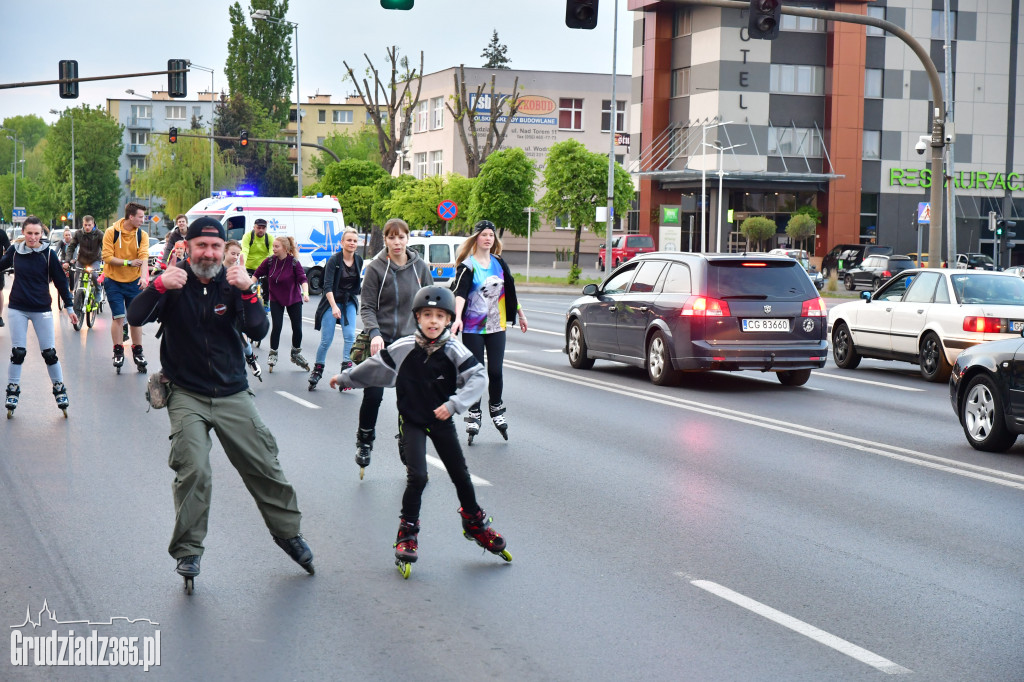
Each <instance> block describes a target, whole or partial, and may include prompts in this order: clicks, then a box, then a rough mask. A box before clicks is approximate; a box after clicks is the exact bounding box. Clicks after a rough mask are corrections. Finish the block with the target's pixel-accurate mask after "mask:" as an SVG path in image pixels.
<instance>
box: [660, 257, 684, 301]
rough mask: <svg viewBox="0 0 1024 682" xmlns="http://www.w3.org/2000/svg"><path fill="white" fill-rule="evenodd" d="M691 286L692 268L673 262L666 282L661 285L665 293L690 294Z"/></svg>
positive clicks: (666, 276)
mask: <svg viewBox="0 0 1024 682" xmlns="http://www.w3.org/2000/svg"><path fill="white" fill-rule="evenodd" d="M690 291H692V289H691V287H690V268H688V267H686V266H685V265H682V264H680V263H672V265H670V266H669V268H668V273H667V274H666V275H665V283H664V284H663V285H662V287H661V293H663V294H688V293H690Z"/></svg>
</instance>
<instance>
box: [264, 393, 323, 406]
mask: <svg viewBox="0 0 1024 682" xmlns="http://www.w3.org/2000/svg"><path fill="white" fill-rule="evenodd" d="M274 393H276V394H278V395H279V396H281V397H282V398H287V399H288V400H291V401H292V402H293V403H298V404H299V405H302V406H303V407H308V408H309V409H311V410H319V409H320V406H319V405H314V404H313V403H311V402H309V401H308V400H303V399H302V398H300V397H298V396H294V395H292V394H291V393H289V392H288V391H274Z"/></svg>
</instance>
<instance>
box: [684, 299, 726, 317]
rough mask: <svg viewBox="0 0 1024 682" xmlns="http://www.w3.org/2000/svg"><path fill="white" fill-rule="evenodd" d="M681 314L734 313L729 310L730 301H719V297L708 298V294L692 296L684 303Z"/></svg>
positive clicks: (722, 314)
mask: <svg viewBox="0 0 1024 682" xmlns="http://www.w3.org/2000/svg"><path fill="white" fill-rule="evenodd" d="M679 314H680V315H684V316H687V317H731V316H732V313H730V312H729V304H728V303H726V302H725V301H719V300H718V299H717V298H708V297H707V296H690V297H689V298H688V299H686V302H685V303H683V309H682V310H681V311H679Z"/></svg>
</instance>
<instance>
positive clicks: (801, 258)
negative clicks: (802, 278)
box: [768, 249, 825, 291]
mask: <svg viewBox="0 0 1024 682" xmlns="http://www.w3.org/2000/svg"><path fill="white" fill-rule="evenodd" d="M768 253H770V254H772V255H775V256H788V257H789V258H792V259H793V260H795V261H797V262H799V263H800V265H801V266H802V267H803V269H804V270H806V271H807V276H808V277H810V278H811V281H812V282H814V286H815V288H817V289H818V291H821V290H822V289H824V288H825V278H824V277H822V275H821V273H820V272H818V268H816V267H814V266H813V265H811V256H810V254H808V253H807V252H806V251H804V250H803V249H772V250H771V251H769V252H768Z"/></svg>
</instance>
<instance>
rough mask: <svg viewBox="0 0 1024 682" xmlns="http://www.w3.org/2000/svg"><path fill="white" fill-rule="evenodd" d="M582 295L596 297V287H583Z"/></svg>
mask: <svg viewBox="0 0 1024 682" xmlns="http://www.w3.org/2000/svg"><path fill="white" fill-rule="evenodd" d="M583 295H584V296H597V285H596V284H588V285H587V286H585V287H583Z"/></svg>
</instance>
